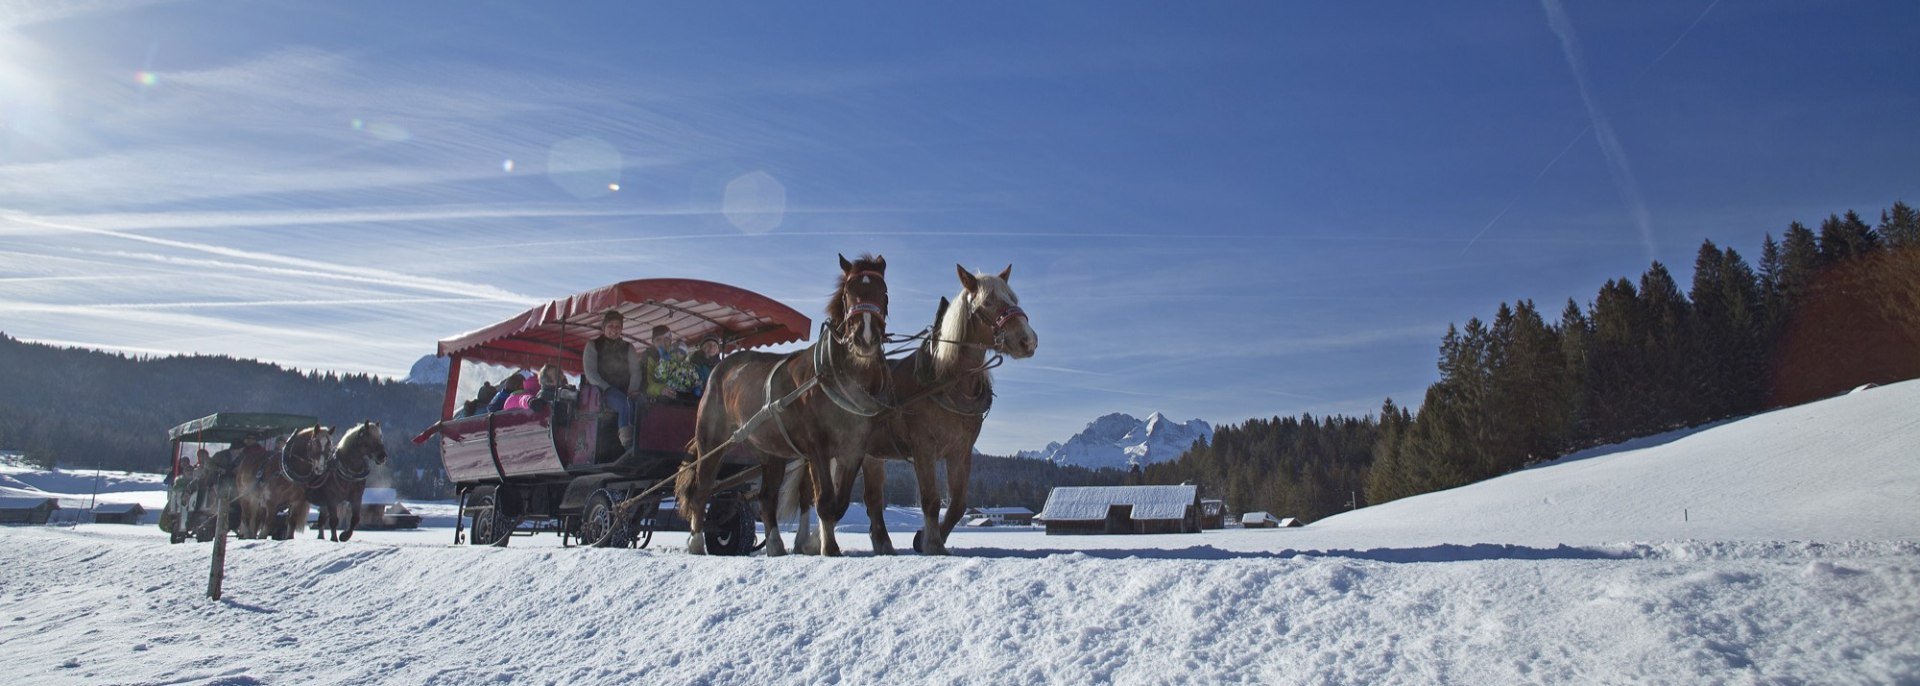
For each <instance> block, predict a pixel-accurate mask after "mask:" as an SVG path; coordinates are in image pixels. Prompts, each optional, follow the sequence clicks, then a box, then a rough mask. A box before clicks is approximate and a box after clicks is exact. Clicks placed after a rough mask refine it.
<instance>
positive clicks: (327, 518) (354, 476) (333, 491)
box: [307, 421, 387, 542]
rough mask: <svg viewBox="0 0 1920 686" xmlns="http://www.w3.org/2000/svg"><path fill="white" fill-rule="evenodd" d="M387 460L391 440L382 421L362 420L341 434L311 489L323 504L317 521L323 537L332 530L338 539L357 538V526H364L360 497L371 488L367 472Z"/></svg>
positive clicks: (309, 493)
mask: <svg viewBox="0 0 1920 686" xmlns="http://www.w3.org/2000/svg"><path fill="white" fill-rule="evenodd" d="M386 463H387V444H386V441H385V440H383V439H382V438H381V437H380V422H375V421H365V422H360V423H359V424H355V425H353V428H351V429H347V431H346V433H343V434H340V444H339V445H338V446H336V447H335V448H334V449H333V459H332V460H330V461H328V462H327V470H326V473H325V475H324V478H323V479H322V480H321V481H320V485H319V486H315V487H312V488H308V489H307V498H308V499H310V500H312V501H313V504H314V505H315V506H316V507H319V508H320V521H319V522H318V523H316V524H314V530H315V532H317V533H318V534H319V538H321V539H322V540H325V539H326V538H327V534H328V532H329V531H331V532H332V534H333V540H335V541H338V542H346V541H348V540H350V539H352V538H353V531H354V529H357V528H359V527H360V500H361V497H362V496H363V495H365V494H366V491H367V474H368V473H370V472H372V471H373V465H376V464H386ZM341 520H345V521H346V524H347V530H346V531H341V530H340V522H341Z"/></svg>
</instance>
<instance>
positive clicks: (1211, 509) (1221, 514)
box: [1200, 498, 1227, 529]
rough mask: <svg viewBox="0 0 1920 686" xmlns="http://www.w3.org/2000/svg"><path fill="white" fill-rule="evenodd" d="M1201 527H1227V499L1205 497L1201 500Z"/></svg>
mask: <svg viewBox="0 0 1920 686" xmlns="http://www.w3.org/2000/svg"><path fill="white" fill-rule="evenodd" d="M1200 528H1202V529H1225V528H1227V501H1225V500H1215V499H1213V498H1203V499H1201V500H1200Z"/></svg>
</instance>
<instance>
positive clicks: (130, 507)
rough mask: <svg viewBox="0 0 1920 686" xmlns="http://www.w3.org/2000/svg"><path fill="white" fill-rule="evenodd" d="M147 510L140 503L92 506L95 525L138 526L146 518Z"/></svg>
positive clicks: (97, 504) (98, 504)
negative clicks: (142, 518)
mask: <svg viewBox="0 0 1920 686" xmlns="http://www.w3.org/2000/svg"><path fill="white" fill-rule="evenodd" d="M146 514H147V508H144V507H141V506H140V503H96V504H94V506H93V523H95V524H139V523H140V518H141V517H144V516H146Z"/></svg>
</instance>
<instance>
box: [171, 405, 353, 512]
mask: <svg viewBox="0 0 1920 686" xmlns="http://www.w3.org/2000/svg"><path fill="white" fill-rule="evenodd" d="M319 425H320V420H319V419H318V418H315V417H309V416H306V415H297V414H273V413H265V412H221V413H218V414H212V415H208V416H205V417H201V418H199V419H195V420H193V421H190V422H186V423H184V424H181V425H179V426H176V427H173V428H172V429H169V430H168V431H167V442H168V445H170V446H171V447H172V448H173V450H172V451H171V452H172V456H171V460H170V462H169V464H168V467H167V469H168V472H167V506H166V509H164V510H162V511H161V513H160V529H161V530H162V531H165V532H167V534H168V535H169V536H170V537H171V538H172V540H173V542H174V543H180V542H182V541H185V540H187V539H188V538H189V537H191V538H194V539H196V540H199V541H203V542H204V541H210V540H213V538H214V537H215V536H217V535H219V533H220V532H219V531H218V530H217V529H218V527H217V525H216V524H215V523H214V522H215V521H216V520H217V518H218V516H219V513H220V507H221V506H223V505H224V506H226V507H228V508H233V509H236V510H237V508H238V505H237V504H235V503H234V496H235V495H236V493H237V491H236V488H235V485H234V476H235V472H236V471H237V470H238V469H239V465H240V448H241V444H242V443H243V442H246V441H248V440H252V441H257V442H266V441H270V440H271V439H272V437H274V436H280V435H284V434H289V433H292V432H295V431H299V430H301V429H306V428H310V427H316V426H319ZM230 514H231V515H232V516H230V517H229V520H230V521H231V522H233V523H234V524H235V525H238V523H239V522H240V517H239V515H238V512H233V513H230ZM300 516H302V517H304V516H306V513H305V512H302V513H300ZM276 528H279V527H278V526H276Z"/></svg>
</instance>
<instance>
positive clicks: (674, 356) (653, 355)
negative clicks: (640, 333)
mask: <svg viewBox="0 0 1920 686" xmlns="http://www.w3.org/2000/svg"><path fill="white" fill-rule="evenodd" d="M640 368H641V369H642V370H643V374H644V375H645V376H646V379H647V388H646V390H647V401H648V402H658V401H662V400H673V401H691V400H692V399H693V398H694V395H693V391H694V389H695V388H698V387H699V386H700V376H699V375H698V374H697V373H696V372H695V371H694V367H693V363H692V361H691V360H690V359H689V358H688V356H687V351H686V348H685V346H683V345H681V344H680V339H679V337H677V336H674V335H673V332H672V331H671V330H669V329H667V327H665V326H655V327H653V345H651V346H648V347H647V351H646V352H645V353H642V354H641V356H640Z"/></svg>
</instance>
